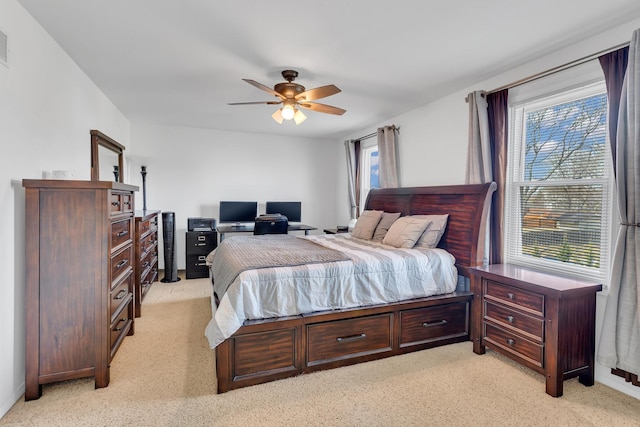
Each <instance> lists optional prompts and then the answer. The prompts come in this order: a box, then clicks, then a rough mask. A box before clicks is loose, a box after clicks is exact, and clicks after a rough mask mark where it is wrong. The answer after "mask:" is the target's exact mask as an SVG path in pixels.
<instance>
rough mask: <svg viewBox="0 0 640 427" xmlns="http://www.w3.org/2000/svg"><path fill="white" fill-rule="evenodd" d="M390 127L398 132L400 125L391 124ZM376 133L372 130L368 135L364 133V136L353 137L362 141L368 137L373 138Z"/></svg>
mask: <svg viewBox="0 0 640 427" xmlns="http://www.w3.org/2000/svg"><path fill="white" fill-rule="evenodd" d="M390 127H392V128H393V129H395V130H397V131H398V132H400V126H396V125H391V126H390ZM376 135H378V132H377V131H376V132H373V133H370V134H369V135H365V136H361V137H360V138H354V139H353V140H354V141H363V140H365V139H369V138H373V137H374V136H376Z"/></svg>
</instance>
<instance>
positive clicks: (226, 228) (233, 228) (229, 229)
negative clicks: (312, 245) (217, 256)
mask: <svg viewBox="0 0 640 427" xmlns="http://www.w3.org/2000/svg"><path fill="white" fill-rule="evenodd" d="M216 230H217V231H218V234H220V241H221V242H222V241H223V240H224V234H225V233H253V224H250V225H245V226H239V227H238V226H237V225H219V226H218V227H217V228H216ZM311 230H317V228H316V227H312V226H310V225H304V224H289V228H288V229H287V231H288V232H292V231H304V234H305V235H308V234H309V231H311Z"/></svg>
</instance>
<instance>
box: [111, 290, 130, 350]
mask: <svg viewBox="0 0 640 427" xmlns="http://www.w3.org/2000/svg"><path fill="white" fill-rule="evenodd" d="M132 304H133V299H132V296H131V294H129V295H127V297H126V298H125V301H124V303H123V305H122V306H121V309H120V310H119V311H117V312H116V316H115V319H114V320H113V322H111V326H110V333H109V348H110V356H111V358H113V356H114V355H115V354H116V351H117V350H118V347H120V343H122V340H124V337H125V336H126V335H127V334H128V333H129V331H130V330H131V327H132V325H133V319H132V316H131V314H132V313H133V308H132Z"/></svg>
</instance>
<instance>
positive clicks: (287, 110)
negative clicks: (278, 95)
mask: <svg viewBox="0 0 640 427" xmlns="http://www.w3.org/2000/svg"><path fill="white" fill-rule="evenodd" d="M281 114H282V118H283V119H285V120H291V119H293V116H294V115H295V114H296V111H295V109H294V108H293V105H291V104H286V105H285V106H283V107H282V112H281Z"/></svg>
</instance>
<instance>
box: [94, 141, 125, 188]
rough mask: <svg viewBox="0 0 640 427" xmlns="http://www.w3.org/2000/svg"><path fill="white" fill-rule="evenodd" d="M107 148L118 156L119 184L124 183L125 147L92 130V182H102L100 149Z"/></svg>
mask: <svg viewBox="0 0 640 427" xmlns="http://www.w3.org/2000/svg"><path fill="white" fill-rule="evenodd" d="M99 147H105V148H107V149H109V150H111V151H113V152H114V153H116V154H117V155H118V171H119V174H118V182H124V180H123V176H124V173H123V172H124V170H123V163H124V161H123V159H124V155H123V153H122V152H123V151H124V145H122V144H120V143H119V142H117V141H114V140H113V139H111V138H109V137H108V136H107V135H105V134H103V133H102V132H100V131H99V130H95V129H93V130H91V181H100V157H99V156H98V148H99Z"/></svg>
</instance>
